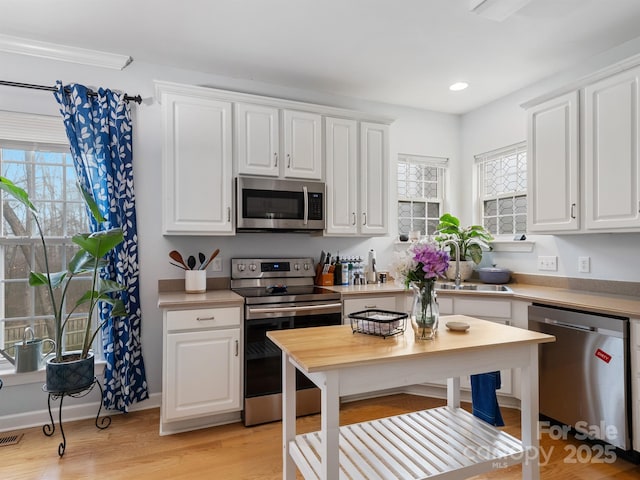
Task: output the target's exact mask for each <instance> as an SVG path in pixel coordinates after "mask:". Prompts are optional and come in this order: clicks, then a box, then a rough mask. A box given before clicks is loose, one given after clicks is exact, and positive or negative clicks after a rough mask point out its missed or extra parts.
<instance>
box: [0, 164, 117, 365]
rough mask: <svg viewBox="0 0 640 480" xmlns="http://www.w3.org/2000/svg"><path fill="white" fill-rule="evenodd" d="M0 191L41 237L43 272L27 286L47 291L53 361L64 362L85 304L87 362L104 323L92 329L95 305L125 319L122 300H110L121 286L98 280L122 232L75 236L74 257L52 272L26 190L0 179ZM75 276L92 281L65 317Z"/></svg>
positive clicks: (97, 215)
mask: <svg viewBox="0 0 640 480" xmlns="http://www.w3.org/2000/svg"><path fill="white" fill-rule="evenodd" d="M79 188H80V191H81V192H82V196H83V198H84V201H85V203H86V204H87V206H88V207H89V211H90V212H91V215H92V216H93V217H94V218H95V219H96V221H97V222H99V223H103V222H104V221H105V219H104V218H103V217H102V215H101V214H100V210H99V208H98V205H97V204H96V202H95V201H94V200H93V198H92V197H91V195H89V193H88V192H86V191H85V190H84V189H83V188H81V187H79ZM0 189H1V190H4V191H5V192H7V194H9V195H10V196H11V197H13V198H14V199H15V200H17V201H18V202H20V203H22V204H23V205H24V206H25V207H26V208H27V210H28V211H29V212H30V213H31V215H32V216H33V219H34V221H35V224H36V228H37V230H38V235H39V236H40V241H41V243H42V247H43V250H44V266H45V271H44V272H33V271H32V272H30V273H29V285H31V286H32V287H44V288H46V289H47V292H48V295H47V297H48V299H49V301H50V305H51V311H52V312H53V316H54V331H55V339H54V340H55V342H56V351H55V353H56V355H55V361H56V362H58V363H59V362H62V361H63V349H62V339H63V336H64V333H65V329H66V327H67V324H68V322H69V319H70V318H71V315H72V314H73V313H74V312H75V311H76V309H77V308H78V307H79V306H81V305H85V304H88V311H87V317H86V328H85V331H84V335H83V340H82V351H81V353H80V358H87V356H88V354H89V350H90V349H91V345H92V344H93V341H94V339H95V337H96V335H97V334H98V332H99V331H100V329H101V328H102V326H103V325H104V323H105V322H102V323H100V324H99V325H97V326H96V327H95V328H93V322H92V318H93V314H94V311H95V308H96V306H97V305H98V302H106V303H108V304H110V305H111V306H112V310H111V316H112V317H117V316H122V315H126V313H127V312H126V310H125V308H124V304H123V302H122V300H120V299H119V298H118V299H114V298H112V297H111V294H112V293H114V292H119V291H121V290H124V286H123V285H121V284H119V283H118V282H114V281H112V280H105V279H103V278H101V277H100V270H101V269H102V268H103V267H105V266H106V265H107V262H106V260H105V259H104V257H105V255H106V254H107V253H109V252H110V251H111V250H113V249H114V248H115V247H116V246H117V245H119V244H120V243H122V241H123V240H124V236H123V233H122V229H120V228H109V229H105V230H100V231H98V232H95V233H78V234H75V235H74V236H73V237H72V239H71V241H72V242H73V243H74V244H75V245H77V247H78V251H77V253H76V254H75V255H74V256H73V258H72V259H71V260H70V261H69V263H68V265H67V268H66V270H63V271H60V272H51V271H50V268H49V256H48V253H47V244H46V241H45V238H44V233H43V232H42V227H41V225H40V220H39V218H38V211H37V210H36V207H35V206H34V205H33V203H32V202H31V200H30V199H29V195H28V194H27V192H26V191H25V190H23V189H22V188H20V187H19V186H17V185H15V184H14V183H13V182H12V181H11V180H9V179H7V178H5V177H1V176H0ZM78 276H89V277H90V279H91V284H90V287H89V289H88V290H87V291H86V292H84V293H83V294H82V295H81V296H80V297H79V298H77V299H75V304H74V306H73V307H72V308H70V309H69V310H68V311H67V312H66V313H65V311H64V307H65V303H66V302H67V300H68V299H67V294H68V293H69V286H70V282H71V281H72V279H73V278H74V277H78ZM55 290H59V291H61V293H60V294H59V295H57V296H56V295H55V294H54V291H55Z"/></svg>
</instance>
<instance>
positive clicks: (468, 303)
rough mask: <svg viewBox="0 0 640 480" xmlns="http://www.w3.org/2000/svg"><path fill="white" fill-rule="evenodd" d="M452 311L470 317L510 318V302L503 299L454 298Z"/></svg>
mask: <svg viewBox="0 0 640 480" xmlns="http://www.w3.org/2000/svg"><path fill="white" fill-rule="evenodd" d="M453 313H455V314H456V315H469V316H472V317H497V318H511V302H510V301H504V300H473V299H466V298H456V299H455V301H454V312H453Z"/></svg>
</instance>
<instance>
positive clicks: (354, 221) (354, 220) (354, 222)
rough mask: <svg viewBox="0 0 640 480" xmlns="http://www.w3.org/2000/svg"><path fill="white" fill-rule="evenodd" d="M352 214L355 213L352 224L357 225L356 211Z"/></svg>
mask: <svg viewBox="0 0 640 480" xmlns="http://www.w3.org/2000/svg"><path fill="white" fill-rule="evenodd" d="M351 215H353V224H352V225H355V224H356V212H353V213H352V214H351Z"/></svg>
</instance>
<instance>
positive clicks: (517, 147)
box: [474, 141, 529, 240]
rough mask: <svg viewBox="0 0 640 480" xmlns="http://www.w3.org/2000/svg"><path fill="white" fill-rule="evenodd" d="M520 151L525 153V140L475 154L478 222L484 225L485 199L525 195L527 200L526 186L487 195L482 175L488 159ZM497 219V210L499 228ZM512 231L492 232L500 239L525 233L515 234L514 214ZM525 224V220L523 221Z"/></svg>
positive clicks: (515, 153)
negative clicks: (503, 232)
mask: <svg viewBox="0 0 640 480" xmlns="http://www.w3.org/2000/svg"><path fill="white" fill-rule="evenodd" d="M521 153H524V154H525V155H526V153H527V143H526V141H522V142H519V143H516V144H513V145H509V146H506V147H502V148H498V149H495V150H491V151H488V152H485V153H481V154H479V155H475V157H474V158H475V166H476V173H477V179H478V184H477V189H478V190H477V191H478V207H477V208H478V212H477V213H478V218H479V219H480V223H481V224H482V225H483V226H484V225H485V216H484V204H485V202H486V201H490V200H496V201H498V200H500V199H504V198H513V199H514V201H515V197H519V196H523V195H524V196H525V197H526V198H527V201H528V195H527V190H526V187H525V189H524V190H515V191H505V192H500V193H498V194H495V195H487V194H486V193H485V176H484V171H485V170H484V168H483V166H484V165H485V164H486V163H487V162H490V161H495V160H499V159H501V158H504V157H508V156H511V155H519V154H521ZM525 175H526V168H525ZM528 211H529V208H528V205H527V215H528ZM499 219H500V215H499V212H498V215H497V221H498V229H499ZM513 220H514V232H513V233H505V234H493V235H494V237H495V238H496V239H500V240H506V239H513V238H515V236H516V235H521V234H524V235H526V233H527V232H526V230H525V231H524V232H518V233H517V234H516V232H515V214H514V219H513ZM525 225H526V222H525Z"/></svg>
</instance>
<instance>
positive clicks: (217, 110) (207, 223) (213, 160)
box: [161, 92, 233, 235]
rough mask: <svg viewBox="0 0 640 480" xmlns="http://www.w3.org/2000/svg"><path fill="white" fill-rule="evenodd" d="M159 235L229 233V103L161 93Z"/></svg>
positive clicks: (230, 199) (230, 182) (230, 159)
mask: <svg viewBox="0 0 640 480" xmlns="http://www.w3.org/2000/svg"><path fill="white" fill-rule="evenodd" d="M161 101H162V111H163V130H164V148H163V190H164V194H163V202H164V206H163V207H164V208H163V233H164V234H168V235H171V234H175V235H180V234H191V235H209V234H231V233H233V223H232V221H231V207H232V201H233V199H232V172H231V166H232V157H231V153H232V152H231V141H232V138H231V103H229V102H221V101H218V100H214V99H210V98H206V97H203V96H200V95H197V94H193V95H192V94H189V93H173V92H169V93H167V92H165V93H163V94H162V99H161Z"/></svg>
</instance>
